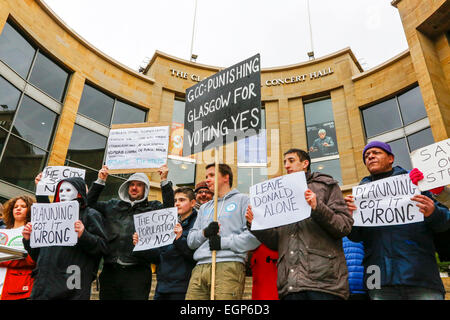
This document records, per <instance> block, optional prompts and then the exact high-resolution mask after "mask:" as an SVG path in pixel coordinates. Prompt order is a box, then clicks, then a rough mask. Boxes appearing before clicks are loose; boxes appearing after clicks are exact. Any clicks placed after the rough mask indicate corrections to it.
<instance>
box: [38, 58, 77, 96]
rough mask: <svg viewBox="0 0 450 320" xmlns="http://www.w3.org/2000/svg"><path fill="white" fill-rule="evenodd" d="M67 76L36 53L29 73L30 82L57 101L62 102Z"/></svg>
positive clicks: (58, 67) (47, 59)
mask: <svg viewBox="0 0 450 320" xmlns="http://www.w3.org/2000/svg"><path fill="white" fill-rule="evenodd" d="M68 77H69V74H68V73H67V71H65V70H64V69H63V68H61V67H60V66H58V65H57V64H56V63H54V62H53V61H51V60H50V59H49V58H47V57H46V56H45V55H43V54H42V53H41V52H38V54H37V57H36V61H35V63H34V65H33V70H32V71H31V76H30V82H31V83H32V84H34V85H35V86H36V87H38V88H39V89H41V90H42V91H44V92H46V93H48V94H49V95H50V96H52V97H53V98H55V99H56V100H58V101H62V100H63V97H64V91H65V89H66V83H67V78H68Z"/></svg>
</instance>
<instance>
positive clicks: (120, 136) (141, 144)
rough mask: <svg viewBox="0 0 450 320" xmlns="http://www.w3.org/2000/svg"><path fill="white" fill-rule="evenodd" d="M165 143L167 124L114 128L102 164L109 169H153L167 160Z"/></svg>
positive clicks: (127, 170) (123, 171) (125, 171)
mask: <svg viewBox="0 0 450 320" xmlns="http://www.w3.org/2000/svg"><path fill="white" fill-rule="evenodd" d="M168 147H169V127H168V126H158V127H149V126H148V124H147V126H145V127H134V128H126V127H123V128H113V129H111V130H110V132H109V137H108V145H107V152H106V161H105V164H106V165H107V166H108V168H109V172H110V173H129V172H136V171H140V172H151V171H156V170H157V169H158V168H159V167H161V166H162V165H163V164H166V163H167V152H168ZM145 169H147V170H145Z"/></svg>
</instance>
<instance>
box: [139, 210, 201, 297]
mask: <svg viewBox="0 0 450 320" xmlns="http://www.w3.org/2000/svg"><path fill="white" fill-rule="evenodd" d="M196 219H197V211H196V210H195V209H193V211H192V214H191V215H190V216H189V217H187V218H186V219H185V220H183V221H182V222H181V227H182V228H183V233H182V235H181V237H180V238H178V240H174V242H173V244H169V245H167V246H164V247H160V248H155V249H150V250H145V251H136V252H134V253H133V255H134V256H138V257H142V258H145V259H146V260H149V261H152V262H154V263H156V264H157V266H156V280H157V284H156V292H155V293H186V292H187V288H188V285H189V279H190V278H191V272H192V269H193V268H194V267H195V265H196V261H195V260H194V258H193V255H194V252H195V250H191V249H190V248H189V247H188V245H187V236H188V233H189V230H191V229H192V227H193V226H194V223H195V220H196Z"/></svg>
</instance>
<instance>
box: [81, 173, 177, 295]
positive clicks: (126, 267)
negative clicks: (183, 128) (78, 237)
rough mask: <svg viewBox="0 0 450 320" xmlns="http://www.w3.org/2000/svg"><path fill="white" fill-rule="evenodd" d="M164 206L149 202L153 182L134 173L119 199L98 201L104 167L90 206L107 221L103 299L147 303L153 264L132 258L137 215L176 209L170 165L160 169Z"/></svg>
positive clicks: (144, 175) (103, 186)
mask: <svg viewBox="0 0 450 320" xmlns="http://www.w3.org/2000/svg"><path fill="white" fill-rule="evenodd" d="M159 171H160V176H161V180H162V182H161V190H162V195H163V204H161V202H159V201H157V200H154V201H148V194H149V191H150V180H149V179H148V177H147V175H146V174H145V173H134V174H133V175H131V176H130V177H129V178H128V180H127V181H125V182H124V183H123V184H122V185H121V186H120V187H119V191H118V194H119V199H111V200H109V201H98V198H99V196H100V194H101V192H102V190H103V189H104V188H105V184H106V179H107V177H108V174H109V172H108V167H107V166H103V167H102V169H100V171H99V173H98V179H97V180H96V181H95V182H94V183H93V184H92V186H91V188H90V189H89V193H88V201H89V205H90V206H92V207H93V208H95V209H97V210H98V211H99V212H100V213H101V214H102V216H103V219H104V221H105V227H106V232H107V235H108V240H109V251H108V254H107V255H105V256H104V265H103V270H102V273H101V274H100V277H99V280H100V300H148V297H149V294H150V287H151V281H152V270H151V266H150V264H151V262H150V261H147V260H145V259H140V258H138V257H135V256H133V249H134V245H133V234H134V232H135V225H134V215H135V214H140V213H144V212H149V211H153V210H159V209H163V207H164V208H170V207H173V206H174V200H173V189H172V183H171V182H170V181H167V180H166V179H167V175H168V169H167V166H165V165H164V166H163V167H161V168H160V170H159Z"/></svg>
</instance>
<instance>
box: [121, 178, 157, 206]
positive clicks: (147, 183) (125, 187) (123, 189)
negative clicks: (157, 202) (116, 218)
mask: <svg viewBox="0 0 450 320" xmlns="http://www.w3.org/2000/svg"><path fill="white" fill-rule="evenodd" d="M131 181H140V182H143V183H144V184H145V191H144V196H143V197H142V198H141V199H139V200H136V201H131V200H130V196H129V194H128V185H129V184H130V182H131ZM149 191H150V180H149V179H148V177H147V175H146V174H145V173H141V172H137V173H134V174H132V175H131V176H130V177H129V178H128V180H127V181H125V182H124V183H122V184H121V185H120V187H119V191H118V193H119V198H120V200H122V201H125V202H128V203H130V204H131V206H134V205H135V204H136V203H139V202H142V201H144V200H146V199H147V198H148V193H149Z"/></svg>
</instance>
